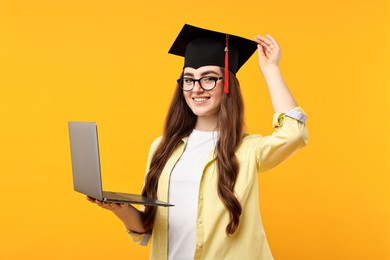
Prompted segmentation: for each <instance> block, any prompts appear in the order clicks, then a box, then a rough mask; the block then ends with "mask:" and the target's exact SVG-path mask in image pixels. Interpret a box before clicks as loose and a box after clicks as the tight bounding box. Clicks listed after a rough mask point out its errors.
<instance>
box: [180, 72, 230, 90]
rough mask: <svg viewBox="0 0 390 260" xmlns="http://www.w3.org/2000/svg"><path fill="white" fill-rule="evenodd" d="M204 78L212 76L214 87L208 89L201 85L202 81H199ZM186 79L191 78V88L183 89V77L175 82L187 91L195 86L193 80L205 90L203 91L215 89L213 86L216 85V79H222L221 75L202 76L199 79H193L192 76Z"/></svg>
mask: <svg viewBox="0 0 390 260" xmlns="http://www.w3.org/2000/svg"><path fill="white" fill-rule="evenodd" d="M204 78H214V79H213V80H214V87H212V88H210V89H205V88H204V87H203V86H202V83H200V81H201V80H202V79H204ZM188 79H191V80H192V88H191V89H183V80H184V77H182V78H180V79H178V80H177V83H178V84H179V86H180V88H181V89H182V90H183V91H186V92H189V91H192V90H193V89H194V87H195V82H198V83H199V86H200V87H201V88H202V89H203V90H205V91H210V90H213V89H215V87H216V86H217V81H218V80H221V79H223V77H213V76H204V77H201V78H199V79H193V78H188Z"/></svg>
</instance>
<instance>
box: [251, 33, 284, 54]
mask: <svg viewBox="0 0 390 260" xmlns="http://www.w3.org/2000/svg"><path fill="white" fill-rule="evenodd" d="M254 40H255V42H257V43H258V44H259V45H260V46H261V47H262V48H263V51H264V52H265V54H272V52H273V51H274V50H278V49H280V48H279V45H278V43H277V42H276V41H275V39H274V38H273V37H272V36H271V35H269V34H267V35H266V37H263V36H261V35H257V36H256V37H255V38H254Z"/></svg>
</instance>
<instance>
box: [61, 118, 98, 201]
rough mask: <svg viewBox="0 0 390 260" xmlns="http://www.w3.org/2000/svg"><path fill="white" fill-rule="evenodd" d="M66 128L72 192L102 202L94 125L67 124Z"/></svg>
mask: <svg viewBox="0 0 390 260" xmlns="http://www.w3.org/2000/svg"><path fill="white" fill-rule="evenodd" d="M68 128H69V138H70V151H71V157H72V172H73V187H74V190H75V191H78V192H81V193H83V194H86V195H88V196H90V197H93V198H95V199H98V200H103V193H102V180H101V174H100V160H99V145H98V136H97V127H96V123H95V122H69V123H68Z"/></svg>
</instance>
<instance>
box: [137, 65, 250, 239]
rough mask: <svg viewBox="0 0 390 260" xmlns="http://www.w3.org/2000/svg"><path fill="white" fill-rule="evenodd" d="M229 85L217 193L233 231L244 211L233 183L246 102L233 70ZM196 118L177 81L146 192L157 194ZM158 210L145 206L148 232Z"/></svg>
mask: <svg viewBox="0 0 390 260" xmlns="http://www.w3.org/2000/svg"><path fill="white" fill-rule="evenodd" d="M221 70H222V73H223V72H224V71H223V70H224V69H223V68H221ZM181 76H182V75H181ZM229 89H230V92H229V94H228V95H226V94H222V95H223V96H222V100H221V106H220V111H219V117H218V123H217V127H218V130H219V139H218V142H217V144H216V149H215V154H216V163H217V170H218V185H217V190H218V196H219V198H220V199H221V201H222V203H223V204H224V206H225V208H226V209H227V211H228V212H229V224H228V225H227V227H226V233H227V234H234V232H235V231H236V230H237V228H238V224H239V218H240V215H241V213H242V208H241V204H240V202H239V201H238V199H237V197H236V196H235V194H234V185H235V183H236V180H237V175H238V170H239V164H238V161H237V158H236V156H235V154H234V152H235V150H236V148H237V147H238V145H239V144H240V142H241V140H242V137H243V127H244V103H243V99H242V95H241V90H240V84H239V82H238V80H237V78H236V76H235V75H234V74H233V73H231V72H229ZM196 120H197V116H196V115H195V114H194V113H193V112H192V110H191V109H190V108H189V106H188V105H187V103H186V101H185V99H184V95H183V91H182V90H181V88H180V86H179V85H178V86H177V88H176V91H175V93H174V95H173V99H172V102H171V104H170V107H169V110H168V114H167V117H166V121H165V126H164V131H163V136H162V140H161V142H160V144H159V145H158V147H157V149H156V151H155V153H154V155H153V157H152V160H151V163H150V167H149V172H148V173H147V175H146V178H145V185H144V188H143V191H142V195H143V196H146V197H149V198H154V199H156V198H157V188H158V180H159V178H160V175H161V172H162V170H163V168H164V166H165V164H166V162H167V161H168V159H169V158H170V156H171V155H172V153H173V151H174V150H175V148H176V145H177V144H178V143H179V142H180V140H181V139H182V138H184V137H186V136H188V135H189V134H190V133H191V132H192V130H193V129H194V128H195V124H196ZM156 210H157V208H156V207H155V206H145V211H144V213H143V214H142V220H143V225H144V228H145V230H146V232H147V233H151V232H152V229H153V225H154V218H155V215H156Z"/></svg>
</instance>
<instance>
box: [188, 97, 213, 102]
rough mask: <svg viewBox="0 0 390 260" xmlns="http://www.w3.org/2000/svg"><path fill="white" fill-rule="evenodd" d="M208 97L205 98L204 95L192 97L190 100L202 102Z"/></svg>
mask: <svg viewBox="0 0 390 260" xmlns="http://www.w3.org/2000/svg"><path fill="white" fill-rule="evenodd" d="M208 99H209V98H206V97H198V98H192V100H194V101H195V102H204V101H206V100H208Z"/></svg>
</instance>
